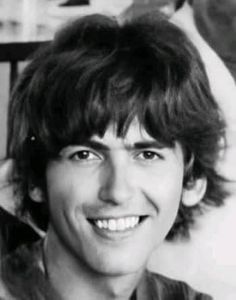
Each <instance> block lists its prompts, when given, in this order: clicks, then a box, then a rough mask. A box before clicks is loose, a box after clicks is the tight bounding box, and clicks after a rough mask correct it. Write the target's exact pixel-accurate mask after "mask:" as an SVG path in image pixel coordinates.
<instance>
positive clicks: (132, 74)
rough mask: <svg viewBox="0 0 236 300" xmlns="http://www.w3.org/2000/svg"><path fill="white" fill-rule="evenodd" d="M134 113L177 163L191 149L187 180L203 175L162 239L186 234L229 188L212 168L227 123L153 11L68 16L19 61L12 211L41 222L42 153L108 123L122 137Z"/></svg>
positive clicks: (172, 30)
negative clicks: (124, 17) (122, 19)
mask: <svg viewBox="0 0 236 300" xmlns="http://www.w3.org/2000/svg"><path fill="white" fill-rule="evenodd" d="M134 118H138V120H139V123H140V124H141V126H142V127H143V128H145V130H146V131H147V132H148V133H149V134H150V135H151V136H152V137H154V138H155V139H157V140H160V141H161V142H162V143H163V144H164V145H166V146H168V147H173V146H174V142H175V141H178V142H180V143H181V145H182V147H183V149H184V153H185V164H188V163H189V160H190V158H191V157H194V161H193V163H192V165H191V168H188V172H186V174H185V178H184V187H185V188H188V186H189V184H191V182H193V180H195V179H197V178H200V177H206V179H207V182H208V184H207V191H206V194H205V196H204V198H203V199H202V201H201V203H200V204H198V205H196V206H194V207H185V206H183V205H182V204H181V206H180V209H179V212H178V216H177V219H176V221H175V223H174V226H173V228H172V229H171V231H170V232H169V235H168V236H167V239H173V238H174V237H175V236H177V235H182V236H188V232H189V227H190V226H191V225H192V224H193V223H194V220H195V218H196V216H197V215H198V214H199V212H201V211H203V210H204V207H206V206H207V205H211V206H219V205H221V204H222V203H223V200H224V197H225V196H226V194H227V193H226V192H225V190H224V187H223V183H224V178H223V177H222V176H220V175H219V174H218V173H217V170H216V162H217V160H218V156H219V152H220V150H221V149H222V145H223V144H224V143H223V142H224V138H225V122H224V120H223V118H222V115H221V111H220V109H219V107H218V105H217V103H216V101H215V99H214V97H213V96H212V94H211V91H210V87H209V84H208V79H207V75H206V72H205V69H204V66H203V63H202V61H201V59H200V56H199V54H198V52H197V50H196V49H195V47H194V46H193V45H192V43H191V42H190V41H189V40H188V38H187V37H186V35H185V34H184V33H183V32H182V31H181V30H180V29H179V28H177V27H176V26H175V25H173V24H171V23H170V22H169V21H168V20H167V19H166V18H165V17H163V16H161V15H159V14H157V13H155V14H148V15H145V16H142V17H139V18H137V19H134V20H132V21H129V22H126V23H125V24H122V25H120V24H118V22H117V21H116V20H115V19H113V18H109V17H106V16H102V15H92V16H86V17H83V18H80V19H78V20H75V21H73V22H70V23H69V24H68V25H67V26H65V28H63V29H62V30H60V31H59V32H58V33H57V34H56V36H55V38H54V40H53V41H52V42H51V43H50V44H49V45H48V46H47V47H46V48H45V49H43V50H42V51H40V52H39V53H37V54H36V55H35V57H34V58H33V59H32V61H31V62H30V63H29V65H28V66H27V67H26V68H25V70H24V71H23V73H22V75H21V76H20V78H19V80H18V82H17V84H16V86H15V89H14V92H13V94H12V97H11V101H10V106H9V118H8V146H7V156H8V157H9V158H13V159H14V160H15V169H14V174H13V182H14V184H15V187H16V192H17V195H18V196H19V197H20V198H21V200H22V205H21V207H20V214H25V213H30V214H31V216H32V217H33V219H34V220H35V222H36V223H37V224H38V225H39V226H40V227H41V228H44V229H45V228H46V227H47V223H48V210H47V203H44V204H36V203H34V202H33V201H32V200H31V199H30V197H29V194H28V191H29V189H30V188H31V187H32V186H39V187H41V188H42V189H45V168H46V166H47V163H48V161H49V160H50V159H53V158H55V157H57V155H58V153H59V151H60V150H61V149H62V148H63V147H65V146H68V145H71V144H76V143H79V142H81V141H83V140H84V139H88V138H89V137H91V136H92V135H94V134H97V135H99V136H103V134H104V133H105V131H106V129H107V127H108V125H109V124H110V123H111V122H113V123H116V124H117V136H124V135H125V134H126V131H127V129H128V128H129V125H130V123H131V122H132V120H133V119H134Z"/></svg>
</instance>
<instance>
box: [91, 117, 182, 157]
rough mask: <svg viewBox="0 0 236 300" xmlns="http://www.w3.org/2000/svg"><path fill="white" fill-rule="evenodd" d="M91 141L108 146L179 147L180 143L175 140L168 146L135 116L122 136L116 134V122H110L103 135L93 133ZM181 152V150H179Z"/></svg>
mask: <svg viewBox="0 0 236 300" xmlns="http://www.w3.org/2000/svg"><path fill="white" fill-rule="evenodd" d="M90 140H92V141H95V142H98V143H102V144H103V145H106V146H107V147H108V148H129V147H131V148H148V147H155V148H169V149H171V148H176V146H177V148H179V149H180V148H181V145H180V144H179V143H178V142H176V143H174V146H173V147H169V146H167V145H166V144H164V143H163V142H161V141H160V140H158V139H155V138H154V137H152V136H151V135H150V134H149V133H148V132H147V131H146V129H145V128H144V126H143V125H142V124H141V123H140V122H139V121H138V120H137V118H135V119H134V120H133V121H132V122H131V124H130V125H129V127H128V129H127V131H126V133H125V135H124V136H118V135H117V126H116V124H114V123H112V124H110V125H109V126H108V127H107V129H106V131H105V133H104V135H103V136H98V135H93V136H92V137H91V139H90ZM181 152H182V150H181Z"/></svg>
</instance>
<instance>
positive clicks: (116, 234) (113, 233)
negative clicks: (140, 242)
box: [87, 215, 148, 241]
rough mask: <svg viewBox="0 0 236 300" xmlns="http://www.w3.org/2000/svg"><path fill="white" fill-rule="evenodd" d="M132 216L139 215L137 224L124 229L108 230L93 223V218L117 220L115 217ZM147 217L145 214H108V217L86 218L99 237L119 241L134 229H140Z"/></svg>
mask: <svg viewBox="0 0 236 300" xmlns="http://www.w3.org/2000/svg"><path fill="white" fill-rule="evenodd" d="M129 217H130V218H132V217H136V218H137V217H139V219H140V220H139V222H138V224H137V225H135V226H134V227H129V228H126V229H124V230H109V229H107V228H99V227H98V226H96V224H95V220H105V221H108V220H117V219H121V218H129ZM147 218H148V216H147V215H142V216H140V215H129V216H122V217H120V216H119V217H117V216H116V217H114V216H110V217H107V216H106V217H104V216H103V217H96V218H88V219H87V220H88V222H89V224H90V225H91V227H92V229H93V230H94V232H95V233H96V234H98V235H99V236H100V237H102V238H103V239H106V240H110V241H119V240H123V239H127V238H129V237H131V236H132V235H134V234H135V232H136V231H138V230H139V229H140V227H142V226H143V224H144V223H145V221H146V219H147Z"/></svg>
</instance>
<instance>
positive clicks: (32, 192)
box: [29, 186, 44, 203]
mask: <svg viewBox="0 0 236 300" xmlns="http://www.w3.org/2000/svg"><path fill="white" fill-rule="evenodd" d="M29 196H30V198H31V199H32V200H33V201H34V202H38V203H41V202H44V193H43V191H42V190H41V189H40V188H39V187H36V186H31V187H30V188H29Z"/></svg>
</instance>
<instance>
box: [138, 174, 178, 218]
mask: <svg viewBox="0 0 236 300" xmlns="http://www.w3.org/2000/svg"><path fill="white" fill-rule="evenodd" d="M149 175H150V176H148V177H146V178H145V179H144V178H141V177H140V187H141V189H142V192H143V193H144V194H145V195H147V197H148V199H149V200H150V203H151V205H152V206H153V207H154V208H155V210H156V211H157V212H158V218H159V220H163V219H164V220H165V221H167V222H168V223H170V222H172V220H173V219H175V216H176V214H177V211H178V208H179V205H180V201H181V196H182V189H183V171H182V168H165V170H163V169H162V170H161V168H160V169H158V171H154V172H152V174H149ZM165 221H164V222H165Z"/></svg>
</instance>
